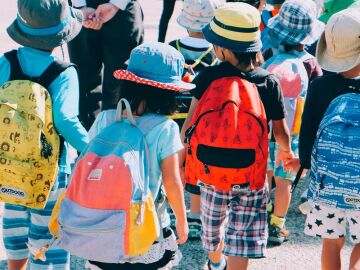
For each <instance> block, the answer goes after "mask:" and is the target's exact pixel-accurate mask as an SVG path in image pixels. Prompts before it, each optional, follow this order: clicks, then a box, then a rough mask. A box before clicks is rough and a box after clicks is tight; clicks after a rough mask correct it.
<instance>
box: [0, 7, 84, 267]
mask: <svg viewBox="0 0 360 270" xmlns="http://www.w3.org/2000/svg"><path fill="white" fill-rule="evenodd" d="M81 21H82V14H81V12H79V11H76V10H74V9H72V8H70V7H69V5H68V1H67V0H58V1H49V0H40V1H32V0H19V1H18V17H17V19H16V20H15V21H14V22H13V24H11V25H10V26H9V28H8V29H7V32H8V34H9V35H10V37H11V38H12V39H13V40H14V41H16V42H17V43H19V44H21V45H23V46H25V47H21V48H19V50H18V51H17V54H16V55H15V57H14V59H13V60H14V62H15V63H14V65H13V64H12V63H11V64H10V62H9V60H8V59H7V58H6V57H1V58H0V85H2V84H4V83H5V82H6V81H8V80H10V79H11V80H13V79H16V78H12V75H13V72H15V70H14V69H13V68H14V67H15V65H16V63H18V64H20V67H21V68H20V69H21V71H22V73H24V75H26V76H29V77H30V78H36V77H39V76H40V75H41V74H43V73H44V71H45V70H47V68H48V67H49V66H50V65H51V64H52V63H53V62H55V61H57V59H56V57H55V56H54V55H53V54H52V52H53V51H54V49H55V48H56V47H58V46H61V45H62V44H63V43H66V42H68V41H70V40H71V39H73V38H74V37H75V36H76V35H77V34H78V33H79V32H80V29H81ZM54 25H55V26H56V25H60V26H61V27H56V28H54ZM47 90H48V91H49V93H50V96H51V99H52V106H53V107H52V114H53V120H54V124H55V128H56V130H57V131H58V133H59V134H61V136H62V137H63V138H64V140H65V144H64V146H63V147H61V148H62V149H63V150H62V152H61V153H62V155H61V159H60V162H59V173H58V176H57V181H56V183H55V184H54V187H53V189H52V191H51V193H50V197H49V200H48V202H47V204H46V206H45V208H44V209H41V210H34V209H30V208H27V207H23V206H18V205H11V204H5V211H4V223H3V229H4V230H3V237H4V244H5V248H6V252H7V256H8V258H9V259H8V267H9V269H10V270H14V269H25V268H26V265H27V262H28V258H29V249H28V247H27V244H29V246H32V247H34V248H41V247H42V246H43V245H44V244H45V243H46V242H47V241H48V239H50V238H51V235H50V232H49V230H48V221H49V218H50V213H51V212H52V209H53V207H54V204H55V202H56V200H57V198H58V196H59V194H60V193H61V192H62V190H63V189H64V188H66V186H67V180H68V177H69V174H70V172H71V170H70V161H71V155H70V151H69V144H71V146H73V147H74V148H75V149H76V150H77V151H79V152H81V151H82V150H83V149H84V148H85V147H86V145H87V143H88V135H87V132H86V130H85V129H84V128H83V126H82V125H81V124H80V122H79V120H78V118H77V114H78V109H79V108H78V103H79V85H78V77H77V73H76V69H75V68H74V67H72V66H69V67H68V68H66V69H65V70H64V71H62V72H61V74H60V75H58V77H57V78H56V79H55V80H54V81H53V82H51V84H50V85H49V86H48V88H47ZM69 259H70V256H69V254H67V252H65V251H64V250H61V249H59V248H57V247H56V246H54V247H53V248H52V249H50V251H49V252H48V255H47V260H46V261H45V262H42V261H40V260H37V261H35V260H34V259H33V256H30V269H54V268H56V269H70V264H69Z"/></svg>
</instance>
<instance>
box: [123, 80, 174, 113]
mask: <svg viewBox="0 0 360 270" xmlns="http://www.w3.org/2000/svg"><path fill="white" fill-rule="evenodd" d="M119 88H120V91H121V98H126V99H127V100H128V101H129V103H130V105H131V110H132V111H133V112H136V110H137V109H138V107H139V105H140V103H141V101H143V100H144V101H145V102H146V110H147V112H152V113H157V114H162V115H171V114H174V113H175V112H176V110H177V104H176V100H175V96H176V94H177V92H176V91H171V90H165V89H162V88H158V87H154V86H150V85H146V84H140V83H136V82H132V81H126V80H123V81H120V84H119Z"/></svg>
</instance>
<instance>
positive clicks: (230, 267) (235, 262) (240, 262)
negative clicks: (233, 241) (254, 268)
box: [226, 256, 249, 270]
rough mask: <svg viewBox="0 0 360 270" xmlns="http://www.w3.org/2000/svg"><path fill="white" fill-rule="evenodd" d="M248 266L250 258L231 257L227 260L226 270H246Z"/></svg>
mask: <svg viewBox="0 0 360 270" xmlns="http://www.w3.org/2000/svg"><path fill="white" fill-rule="evenodd" d="M248 264H249V259H248V258H241V257H233V256H229V257H228V259H227V267H226V270H239V269H241V270H246V269H247V268H248Z"/></svg>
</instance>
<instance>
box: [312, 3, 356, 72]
mask: <svg viewBox="0 0 360 270" xmlns="http://www.w3.org/2000/svg"><path fill="white" fill-rule="evenodd" d="M316 57H317V59H318V62H319V64H320V66H321V67H322V68H323V69H325V70H328V71H331V72H337V73H339V72H345V71H348V70H350V69H352V68H354V67H356V66H357V65H359V64H360V8H348V9H345V10H343V11H340V12H338V13H336V14H334V15H333V16H331V18H330V20H329V21H328V23H327V25H326V28H325V32H324V33H323V34H322V36H321V38H320V40H319V43H318V45H317V49H316Z"/></svg>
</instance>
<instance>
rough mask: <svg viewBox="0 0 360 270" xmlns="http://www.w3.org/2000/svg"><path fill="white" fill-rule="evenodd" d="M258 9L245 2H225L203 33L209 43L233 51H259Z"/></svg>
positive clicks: (259, 20)
mask: <svg viewBox="0 0 360 270" xmlns="http://www.w3.org/2000/svg"><path fill="white" fill-rule="evenodd" d="M260 22H261V19H260V14H259V11H258V10H257V9H256V8H254V7H253V6H250V5H249V4H245V3H226V4H224V5H222V6H221V7H220V8H219V9H217V10H216V12H215V17H214V18H213V19H212V21H211V22H210V23H209V24H208V25H207V26H205V28H204V29H203V33H204V36H205V39H206V40H207V41H209V42H210V43H212V44H214V45H217V46H220V47H223V48H226V49H229V50H231V51H234V52H240V53H246V52H259V51H260V50H261V47H262V44H261V40H260Z"/></svg>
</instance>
